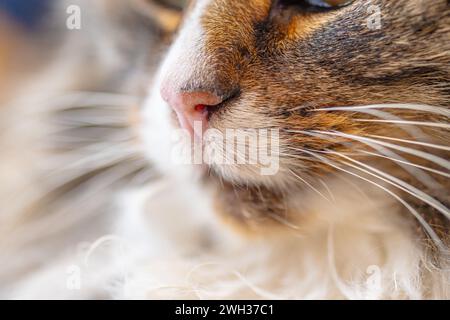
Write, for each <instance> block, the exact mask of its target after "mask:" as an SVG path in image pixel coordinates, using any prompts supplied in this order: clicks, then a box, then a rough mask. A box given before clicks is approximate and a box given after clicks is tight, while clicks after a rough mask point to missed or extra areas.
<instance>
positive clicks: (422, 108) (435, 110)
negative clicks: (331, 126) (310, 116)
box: [312, 103, 450, 117]
mask: <svg viewBox="0 0 450 320" xmlns="http://www.w3.org/2000/svg"><path fill="white" fill-rule="evenodd" d="M368 109H403V110H414V111H422V112H429V113H434V114H439V115H442V116H445V117H450V111H449V110H448V109H446V108H443V107H436V106H430V105H423V104H404V103H393V104H372V105H366V106H349V107H330V108H320V109H315V110H312V111H358V110H368Z"/></svg>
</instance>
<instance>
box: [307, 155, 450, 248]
mask: <svg viewBox="0 0 450 320" xmlns="http://www.w3.org/2000/svg"><path fill="white" fill-rule="evenodd" d="M303 152H305V153H307V154H310V155H311V156H313V157H316V158H317V159H319V160H320V161H321V162H323V163H325V164H328V165H329V166H331V167H333V168H335V169H337V170H339V171H342V172H345V173H347V174H349V175H352V176H354V177H356V178H358V179H361V180H363V181H366V182H368V183H369V184H372V185H374V186H375V187H377V188H379V189H381V190H383V191H385V192H386V193H388V194H389V195H391V196H392V197H394V198H395V199H396V200H397V201H399V202H400V203H401V204H402V205H403V206H404V207H405V208H406V209H408V211H409V212H410V213H411V214H412V215H413V216H414V217H415V218H416V219H417V221H418V222H419V223H420V224H421V225H422V226H423V228H424V229H425V231H426V232H427V234H428V235H429V236H430V238H431V239H432V240H433V241H434V243H435V244H436V246H437V247H438V248H439V249H440V250H441V251H442V252H447V249H446V247H445V246H444V244H443V243H442V240H441V239H440V238H439V237H438V235H437V234H436V232H435V231H434V230H433V228H431V226H430V225H429V224H428V223H427V222H426V221H425V219H424V218H423V217H422V216H421V215H420V214H419V213H418V212H417V211H416V210H415V209H414V208H413V207H412V206H411V205H410V204H409V203H408V202H406V201H405V200H403V199H402V198H401V197H400V196H398V195H397V194H396V193H394V192H392V191H391V190H389V189H388V188H386V187H384V186H382V185H381V184H379V183H376V182H374V181H372V180H370V179H367V178H365V177H363V176H361V175H359V174H356V173H354V172H351V171H349V170H346V169H344V168H341V167H340V166H339V165H337V164H335V162H334V161H331V160H329V159H326V158H325V157H322V156H320V155H318V154H316V153H315V152H310V151H307V150H304V151H303ZM343 164H345V163H343Z"/></svg>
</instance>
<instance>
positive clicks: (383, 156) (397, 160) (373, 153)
mask: <svg viewBox="0 0 450 320" xmlns="http://www.w3.org/2000/svg"><path fill="white" fill-rule="evenodd" d="M360 152H362V153H366V154H369V155H371V156H375V157H381V158H385V159H388V160H391V161H395V162H399V163H403V164H406V165H408V166H412V167H416V168H418V169H421V170H425V171H429V172H432V173H435V174H438V175H441V176H444V177H446V178H450V174H448V173H445V172H443V171H440V170H436V169H432V168H428V167H425V166H421V165H418V164H415V163H411V162H409V161H406V160H399V159H396V158H392V157H388V156H385V155H382V154H378V153H375V152H370V151H366V150H360Z"/></svg>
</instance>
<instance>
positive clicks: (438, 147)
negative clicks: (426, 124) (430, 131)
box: [367, 134, 450, 151]
mask: <svg viewBox="0 0 450 320" xmlns="http://www.w3.org/2000/svg"><path fill="white" fill-rule="evenodd" d="M367 136H368V137H372V138H378V139H385V140H391V141H397V142H404V143H409V144H415V145H419V146H424V147H428V148H434V149H439V150H444V151H450V147H447V146H443V145H438V144H433V143H427V142H420V141H413V140H406V139H399V138H392V137H386V136H378V135H373V134H368V135H367Z"/></svg>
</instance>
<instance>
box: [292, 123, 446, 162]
mask: <svg viewBox="0 0 450 320" xmlns="http://www.w3.org/2000/svg"><path fill="white" fill-rule="evenodd" d="M313 132H317V133H321V134H325V135H331V136H338V137H343V138H349V139H353V140H357V141H360V142H371V143H375V144H378V145H382V146H385V147H388V148H392V149H395V150H399V151H402V152H405V153H408V154H411V155H414V156H417V157H419V158H423V159H426V160H429V161H431V162H434V163H436V164H438V165H440V166H441V167H443V168H445V169H447V170H450V162H449V161H447V160H445V159H443V158H441V157H438V156H436V155H433V154H429V153H426V152H423V151H420V150H416V149H412V148H408V147H404V146H399V145H396V144H392V143H388V142H383V141H379V140H374V139H371V138H365V137H360V136H355V135H352V134H347V133H342V132H337V131H332V132H326V131H316V130H314V131H313ZM300 133H304V132H300Z"/></svg>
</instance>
